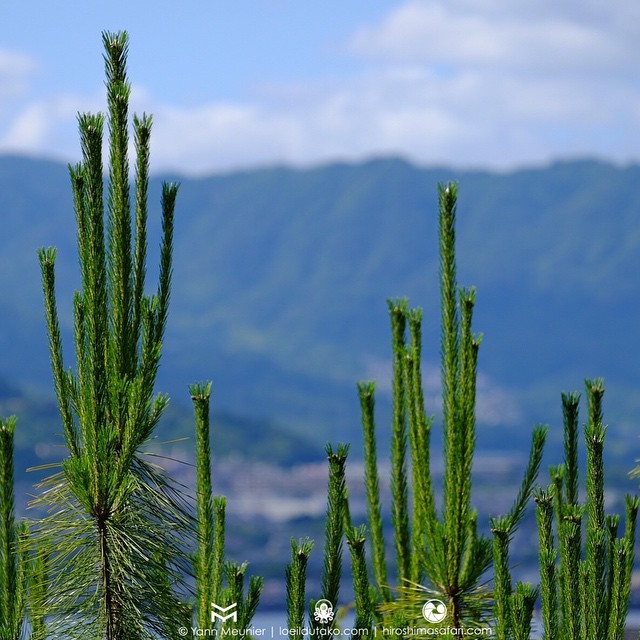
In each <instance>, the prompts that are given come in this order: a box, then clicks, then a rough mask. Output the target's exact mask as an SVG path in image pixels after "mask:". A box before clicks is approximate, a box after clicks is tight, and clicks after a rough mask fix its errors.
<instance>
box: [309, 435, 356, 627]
mask: <svg viewBox="0 0 640 640" xmlns="http://www.w3.org/2000/svg"><path fill="white" fill-rule="evenodd" d="M348 453H349V445H346V444H342V443H339V444H338V446H337V448H336V450H335V451H334V450H333V447H332V446H331V445H330V444H327V459H328V461H329V483H328V489H327V517H326V521H325V540H324V551H323V564H322V578H321V583H320V593H321V598H322V599H324V600H328V601H329V602H331V604H332V605H334V606H336V604H337V602H338V595H339V593H340V580H341V578H342V541H343V538H344V532H345V520H346V518H345V513H346V484H345V473H346V464H347V455H348ZM314 606H315V601H313V600H312V601H311V607H312V611H313V607H314ZM312 615H313V614H312ZM311 620H312V624H313V625H314V626H315V625H317V624H318V622H317V621H315V620H314V618H313V617H312V619H311Z"/></svg>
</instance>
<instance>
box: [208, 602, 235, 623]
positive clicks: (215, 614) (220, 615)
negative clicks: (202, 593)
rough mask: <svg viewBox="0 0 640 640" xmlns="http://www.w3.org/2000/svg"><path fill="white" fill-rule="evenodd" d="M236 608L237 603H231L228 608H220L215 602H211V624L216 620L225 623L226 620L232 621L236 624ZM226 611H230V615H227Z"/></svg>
mask: <svg viewBox="0 0 640 640" xmlns="http://www.w3.org/2000/svg"><path fill="white" fill-rule="evenodd" d="M237 606H238V603H237V602H233V603H232V604H230V605H229V606H228V607H221V606H219V605H217V604H216V603H215V602H212V603H211V622H215V621H216V618H217V619H218V620H220V621H221V622H226V621H227V620H233V621H234V622H238V612H237V611H236V610H235V608H236V607H237ZM231 609H233V611H231ZM228 611H231V613H227V612H228ZM225 614H226V615H225Z"/></svg>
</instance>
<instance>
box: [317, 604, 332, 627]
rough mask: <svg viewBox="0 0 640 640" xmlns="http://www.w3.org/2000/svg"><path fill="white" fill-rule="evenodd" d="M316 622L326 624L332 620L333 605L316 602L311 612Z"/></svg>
mask: <svg viewBox="0 0 640 640" xmlns="http://www.w3.org/2000/svg"><path fill="white" fill-rule="evenodd" d="M313 617H314V618H315V620H316V622H320V623H322V624H327V623H328V622H331V621H332V620H333V605H332V604H331V603H330V602H329V601H328V600H318V602H316V608H315V610H314V612H313Z"/></svg>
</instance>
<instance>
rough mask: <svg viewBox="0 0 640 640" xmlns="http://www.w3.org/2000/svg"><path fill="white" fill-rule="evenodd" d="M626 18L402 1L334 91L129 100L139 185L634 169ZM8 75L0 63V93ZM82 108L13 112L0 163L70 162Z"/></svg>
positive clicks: (51, 101) (352, 47)
mask: <svg viewBox="0 0 640 640" xmlns="http://www.w3.org/2000/svg"><path fill="white" fill-rule="evenodd" d="M638 7H640V5H637V4H635V0H634V3H632V2H631V1H630V0H624V1H623V0H612V2H610V3H607V5H606V7H605V6H604V5H603V3H601V2H599V1H598V0H585V2H584V3H581V4H580V5H579V6H578V5H575V4H574V3H571V2H569V1H568V0H560V1H557V2H551V0H539V1H538V2H536V3H535V6H534V5H530V6H529V4H528V3H514V2H511V1H509V0H447V1H445V0H432V1H430V0H407V1H406V2H403V3H398V5H397V7H396V8H394V9H393V10H392V11H391V12H389V14H388V15H386V16H385V17H384V18H383V19H382V20H380V21H379V22H378V23H376V24H369V25H363V26H361V27H360V28H359V29H357V30H356V31H355V32H354V33H353V35H352V37H351V38H350V39H349V40H348V42H346V43H345V49H344V55H345V56H349V57H350V58H351V59H350V65H349V68H350V69H351V71H350V74H351V75H350V76H349V77H347V78H344V77H337V76H334V77H329V78H325V79H324V80H323V81H318V80H316V79H314V78H310V79H309V80H308V82H305V83H299V84H295V85H291V84H283V85H280V86H273V85H272V86H269V87H254V88H253V89H252V90H251V91H249V92H248V94H249V96H250V97H248V98H244V99H243V100H242V101H240V100H236V99H231V98H227V99H224V100H222V99H221V100H217V101H210V102H205V103H202V104H199V105H195V106H193V105H178V104H169V103H158V102H157V101H156V100H155V99H154V98H153V91H152V90H151V89H149V90H143V89H140V88H136V89H135V90H134V93H133V103H134V107H135V110H137V111H139V112H140V111H142V110H146V111H147V112H151V113H153V114H154V119H155V127H154V135H153V138H152V167H153V170H154V171H163V170H167V169H171V170H176V171H181V172H185V173H190V174H202V173H207V172H211V171H216V170H227V169H230V168H237V167H246V166H255V165H261V164H269V163H275V162H284V163H292V164H312V163H317V162H324V161H331V160H335V159H347V160H358V159H362V158H365V157H368V156H371V155H375V154H400V155H403V156H406V157H409V158H411V159H413V160H416V161H418V162H421V163H428V164H433V163H451V164H455V165H458V166H469V165H472V166H491V167H494V168H509V167H512V166H513V165H517V164H525V163H527V164H530V163H539V162H545V161H548V160H550V159H552V158H554V157H567V156H576V155H582V154H588V155H600V156H603V157H605V158H609V159H612V160H618V161H627V160H629V159H638V158H639V157H640V155H639V150H640V136H639V132H640V81H639V80H640V73H639V72H638V71H637V70H636V62H635V61H636V60H637V59H638V57H639V55H640V8H638ZM8 64H9V63H5V64H4V67H3V63H2V58H1V56H0V78H2V77H3V71H2V69H3V68H5V67H7V65H8ZM21 64H22V69H23V74H22V75H20V74H18V76H16V77H25V76H24V73H28V72H29V69H31V68H32V66H30V64H32V63H30V62H29V60H28V59H24V60H23V61H22V63H21ZM9 66H11V65H9ZM16 68H20V64H18V65H17V66H16ZM0 95H1V94H0ZM0 99H1V97H0ZM86 108H90V109H92V110H96V109H104V100H103V97H102V96H100V97H97V96H91V97H84V98H82V97H80V96H73V97H72V96H50V97H47V98H42V99H39V100H37V101H35V100H34V101H32V102H31V103H30V104H25V105H24V106H23V107H22V109H21V111H20V113H17V114H15V115H14V116H13V117H12V118H8V119H7V118H6V117H5V118H3V120H4V121H5V122H7V121H8V123H9V124H8V126H7V127H5V130H4V131H1V130H0V149H8V148H11V149H20V148H22V149H24V150H26V151H29V152H37V153H49V154H55V155H58V156H63V157H65V159H72V160H73V159H74V158H77V153H78V152H77V148H78V144H77V135H76V133H75V114H76V112H77V111H81V110H85V109H86Z"/></svg>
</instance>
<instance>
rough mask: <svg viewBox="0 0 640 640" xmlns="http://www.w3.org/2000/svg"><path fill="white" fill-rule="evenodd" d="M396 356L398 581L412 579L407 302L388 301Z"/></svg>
mask: <svg viewBox="0 0 640 640" xmlns="http://www.w3.org/2000/svg"><path fill="white" fill-rule="evenodd" d="M388 305H389V315H390V317H391V335H392V353H393V382H392V385H393V409H392V411H393V416H392V421H391V424H392V426H391V514H392V522H393V528H394V532H395V547H396V562H397V567H398V580H399V581H400V582H402V581H403V580H407V579H409V578H410V577H411V557H410V555H411V544H410V536H409V506H408V500H409V492H408V491H409V490H408V479H407V462H406V455H407V423H406V403H407V397H406V390H405V384H404V371H403V370H404V362H403V360H404V353H405V351H404V349H405V327H406V319H405V317H406V312H407V301H406V300H405V299H401V300H389V301H388Z"/></svg>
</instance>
